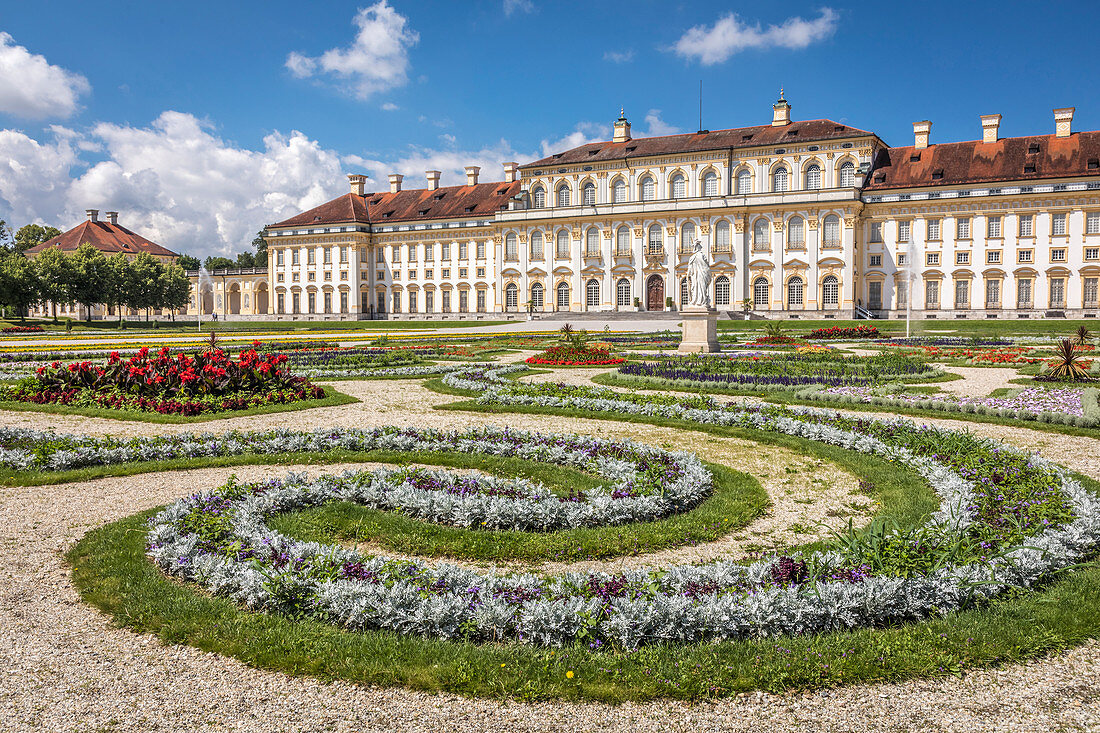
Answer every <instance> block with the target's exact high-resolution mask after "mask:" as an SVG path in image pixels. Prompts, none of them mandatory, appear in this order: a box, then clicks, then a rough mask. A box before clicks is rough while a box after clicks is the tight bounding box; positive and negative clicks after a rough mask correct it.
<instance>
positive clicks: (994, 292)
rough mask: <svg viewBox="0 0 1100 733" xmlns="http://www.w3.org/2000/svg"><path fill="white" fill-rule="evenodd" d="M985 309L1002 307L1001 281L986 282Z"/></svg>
mask: <svg viewBox="0 0 1100 733" xmlns="http://www.w3.org/2000/svg"><path fill="white" fill-rule="evenodd" d="M985 307H986V308H1000V307H1001V281H1000V280H986V281H985Z"/></svg>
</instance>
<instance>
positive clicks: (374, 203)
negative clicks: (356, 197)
mask: <svg viewBox="0 0 1100 733" xmlns="http://www.w3.org/2000/svg"><path fill="white" fill-rule="evenodd" d="M380 203H382V199H380V198H378V199H375V200H374V201H371V202H370V205H371V206H378V204H380Z"/></svg>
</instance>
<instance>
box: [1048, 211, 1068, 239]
mask: <svg viewBox="0 0 1100 733" xmlns="http://www.w3.org/2000/svg"><path fill="white" fill-rule="evenodd" d="M1050 235H1051V236H1052V237H1064V236H1066V215H1065V214H1052V215H1051V217H1050Z"/></svg>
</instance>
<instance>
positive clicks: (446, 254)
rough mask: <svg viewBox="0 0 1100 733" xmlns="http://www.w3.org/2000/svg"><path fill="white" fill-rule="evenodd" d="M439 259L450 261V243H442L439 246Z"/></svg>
mask: <svg viewBox="0 0 1100 733" xmlns="http://www.w3.org/2000/svg"><path fill="white" fill-rule="evenodd" d="M439 259H441V260H449V259H451V243H450V242H444V243H443V244H441V245H439Z"/></svg>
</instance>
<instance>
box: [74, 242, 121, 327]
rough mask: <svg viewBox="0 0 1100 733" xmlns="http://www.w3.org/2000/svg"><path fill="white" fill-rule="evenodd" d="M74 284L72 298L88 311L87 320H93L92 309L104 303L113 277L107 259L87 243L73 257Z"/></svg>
mask: <svg viewBox="0 0 1100 733" xmlns="http://www.w3.org/2000/svg"><path fill="white" fill-rule="evenodd" d="M71 258H72V260H71V261H72V268H73V284H72V291H71V292H70V297H71V298H72V300H73V301H74V302H76V303H79V304H80V305H82V306H84V307H85V308H86V309H87V313H86V318H87V320H89V321H90V320H92V308H93V307H94V306H96V305H98V304H99V303H103V302H104V289H105V285H107V284H108V283H109V282H110V278H111V276H112V275H113V272H112V269H111V267H110V265H109V264H108V263H107V258H106V257H105V256H104V255H103V253H102V252H100V251H99V250H98V249H96V248H95V247H93V246H92V245H90V244H88V243H87V242H85V243H84V244H82V245H80V246H79V247H77V248H76V251H75V252H73V254H72V255H71Z"/></svg>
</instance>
